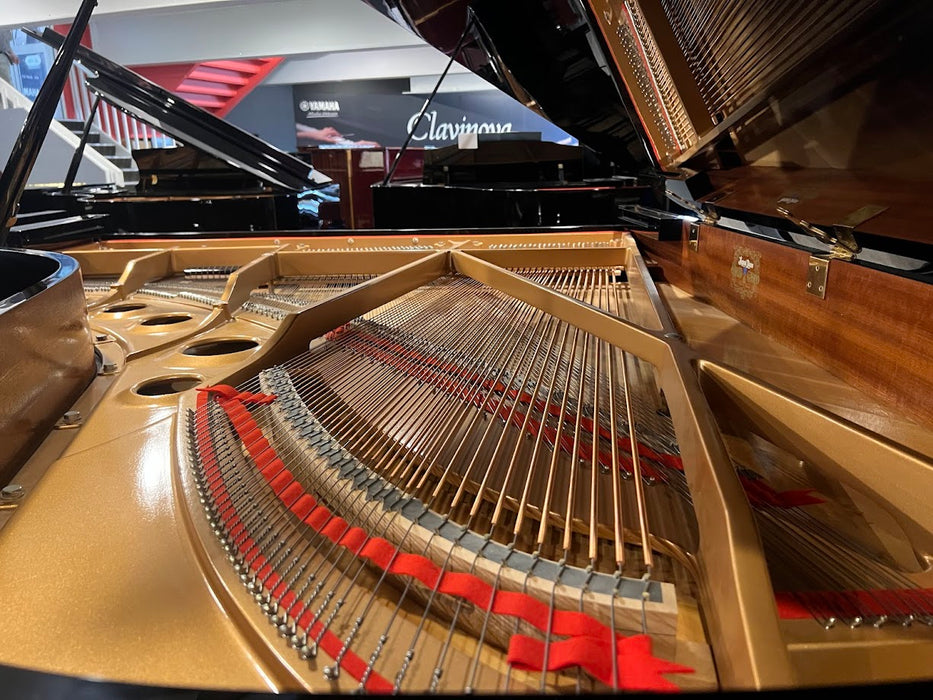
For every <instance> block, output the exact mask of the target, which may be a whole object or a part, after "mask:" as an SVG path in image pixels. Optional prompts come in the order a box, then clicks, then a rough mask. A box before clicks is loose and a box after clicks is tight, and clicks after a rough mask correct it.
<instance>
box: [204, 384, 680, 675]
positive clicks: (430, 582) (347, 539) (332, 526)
mask: <svg viewBox="0 0 933 700" xmlns="http://www.w3.org/2000/svg"><path fill="white" fill-rule="evenodd" d="M218 393H219V394H221V395H225V394H229V392H226V391H225V392H218ZM250 396H251V400H255V401H256V402H257V403H259V402H262V401H263V399H264V398H265V397H263V396H261V395H250ZM218 403H219V404H220V406H221V407H223V408H224V410H227V408H228V406H230V404H232V403H234V401H231V400H225V399H219V400H218ZM231 408H232V406H231ZM254 425H255V421H254V420H253V419H252V417H251V416H250V417H249V418H246V417H243V416H240V417H239V419H238V420H237V421H234V427H235V429H236V430H237V433H238V435H241V436H242V435H245V434H249V431H250V430H252V427H253V426H254ZM245 446H246V448H247V451H248V452H250V456H251V457H254V461H255V456H254V455H253V452H254V450H255V446H254V445H251V444H246V445H245ZM267 451H273V452H274V450H273V448H271V447H270V448H268V450H267ZM289 476H291V475H290V474H289ZM295 483H297V482H295ZM273 488H274V485H273ZM277 493H279V496H280V498H281V495H282V494H281V492H279V491H277ZM292 495H294V493H292ZM304 495H309V496H310V494H304ZM302 498H303V496H302ZM312 498H313V497H312ZM304 522H305V523H306V524H308V525H309V526H311V527H312V528H314V529H315V530H317V531H318V532H320V533H321V534H323V535H324V536H326V537H328V538H329V539H330V540H331V541H333V542H335V543H337V544H339V545H340V546H343V547H346V548H348V549H350V550H351V551H354V553H356V554H357V555H358V556H361V557H364V558H367V559H369V560H370V561H372V562H373V563H374V564H376V565H377V566H379V567H380V568H381V569H383V570H385V571H387V572H388V573H392V574H397V575H404V576H410V577H412V578H415V579H417V580H419V581H421V582H422V583H424V584H425V585H426V586H429V587H431V588H434V587H435V586H436V587H437V590H438V592H439V593H442V594H447V595H452V596H457V597H460V598H463V599H465V600H468V601H469V602H471V603H473V604H474V605H476V606H478V607H480V608H481V609H487V610H489V611H490V612H491V613H493V614H497V615H507V616H512V617H518V618H520V619H523V620H525V621H526V622H528V623H529V624H531V625H533V626H535V627H537V628H538V629H539V630H541V631H547V630H548V629H550V631H551V633H552V634H555V635H568V636H570V637H571V639H570V640H564V641H565V642H567V641H573V640H578V641H580V644H575V645H569V646H561V647H560V648H559V649H568V650H570V651H567V652H562V654H563V655H564V658H563V661H561V663H566V664H568V665H578V666H580V667H581V668H584V669H585V670H586V671H587V672H588V673H590V674H591V675H593V676H594V677H595V678H599V679H600V680H602V679H604V678H608V679H609V681H610V684H611V680H612V674H611V667H612V661H611V651H609V652H608V654H609V656H608V668H609V669H610V671H609V673H608V676H607V675H606V674H607V672H606V668H607V652H606V649H611V648H612V640H613V639H614V638H615V640H616V641H615V647H616V648H617V649H618V648H622V647H623V646H624V645H623V642H624V641H625V640H626V638H625V637H624V636H622V635H614V634H613V632H612V631H611V630H609V628H608V627H606V626H605V625H603V624H602V623H600V622H599V621H597V620H595V619H593V618H591V617H589V616H588V615H585V614H583V613H578V612H570V611H562V610H557V611H552V610H550V609H549V608H548V606H547V605H545V604H544V603H542V602H541V601H538V600H537V599H535V598H532V597H531V596H529V595H527V594H524V593H518V592H511V591H501V590H494V589H493V587H492V586H490V585H489V584H488V583H486V582H485V581H483V580H482V579H480V578H478V577H476V576H474V575H472V574H467V573H455V572H448V571H444V572H441V571H440V569H439V568H438V567H437V565H436V564H434V563H433V562H432V561H430V560H429V559H427V558H426V557H423V556H421V555H417V554H409V553H404V552H401V551H399V550H398V549H396V548H395V547H394V546H393V545H392V544H391V543H389V542H388V541H387V540H384V539H382V538H377V537H368V536H367V534H366V533H365V532H364V531H363V530H361V529H360V528H350V527H349V524H348V523H347V522H346V521H345V520H343V519H342V518H339V517H332V514H331V513H330V511H329V510H327V509H326V508H324V507H318V508H315V509H313V510H312V511H310V512H309V513H308V515H307V516H306V517H305V518H304ZM325 523H326V525H325ZM257 559H258V557H257ZM266 573H267V574H268V572H266ZM438 577H440V580H438ZM309 613H310V611H305V613H304V614H303V615H302V616H301V617H300V618H299V620H298V624H299V625H301V626H303V628H304V626H305V625H308V624H311V629H310V630H309V631H308V633H309V634H311V635H312V636H315V632H314V630H315V628H316V627H319V626H320V622H317V621H315V622H313V624H312V620H313V615H311V616H309ZM326 634H329V632H328V633H325V637H326ZM594 639H595V640H596V641H597V642H598V640H599V639H603V640H604V642H603V650H602V653H600V654H595V653H593V650H594V647H593V644H592V643H587V641H586V640H591V641H592V640H594ZM605 640H608V642H606V641H605ZM322 646H324V644H323V640H322ZM629 646H631V645H629ZM629 646H625V648H629ZM324 648H325V651H328V650H327V648H326V646H324ZM339 652H340V648H339V647H338V648H336V650H335V651H334V652H333V653H332V652H331V651H328V653H329V654H331V655H332V656H333V655H335V654H339ZM643 655H646V656H647V657H648V658H652V659H653V657H651V653H650V645H649V647H648V649H647V652H645V654H643ZM558 658H559V659H560V658H561V657H560V656H559V657H558ZM633 658H634V657H633ZM541 659H542V661H543V656H542V657H541ZM357 661H359V662H360V663H362V660H361V659H356V660H352V661H351V659H350V654H347V655H346V656H345V657H344V666H345V667H346V669H347V671H348V672H351V674H352V670H351V664H352V666H353V667H356V666H357ZM542 661H539V663H541V662H542ZM638 661H639V663H641V660H640V659H639V660H638ZM658 661H659V663H658V664H656V665H654V666H652V669H653V670H650V671H648V672H646V673H639V672H630V673H629V674H628V676H626V675H625V674H621V673H620V679H619V680H620V686H621V687H624V688H628V689H638V690H642V689H646V688H649V687H653V689H657V690H668V689H670V687H671V686H672V685H673V684H671V683H670V682H669V681H667V680H666V679H664V678H662V677H661V676H660V673H662V672H680V671H677V670H669V671H668V670H665V671H659V670H658V669H662V668H667V666H665V665H664V664H666V662H661V661H660V660H658ZM522 663H525V664H528V666H526V667H527V668H531V667H533V664H534V659H533V658H531V657H529V656H528V654H525V656H524V657H522ZM628 663H631V659H629V660H628ZM671 666H673V665H671ZM361 668H362V672H365V669H366V666H365V664H364V665H363V666H362V667H361ZM677 668H682V667H677ZM539 670H540V669H539ZM375 675H376V674H372V676H371V678H372V677H374V676H375ZM360 677H361V676H360ZM652 677H653V678H654V683H655V685H654V686H651V685H646V686H644V687H641V686H640V685H639V686H638V687H636V686H632V687H629V686H628V685H626V683H629V682H636V681H633V680H627V679H636V680H637V682H638V683H641V682H642V680H644V682H645V683H649V684H650V683H651V681H650V679H651V678H652ZM604 682H605V681H604ZM376 684H377V685H378V684H379V681H376Z"/></svg>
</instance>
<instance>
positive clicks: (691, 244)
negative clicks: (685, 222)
mask: <svg viewBox="0 0 933 700" xmlns="http://www.w3.org/2000/svg"><path fill="white" fill-rule="evenodd" d="M687 247H688V248H690V250H699V249H700V224H698V223H697V222H696V221H692V222H691V223H690V226H689V227H688V229H687Z"/></svg>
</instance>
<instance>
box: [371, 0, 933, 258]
mask: <svg viewBox="0 0 933 700" xmlns="http://www.w3.org/2000/svg"><path fill="white" fill-rule="evenodd" d="M364 2H367V3H368V4H369V5H371V6H372V7H374V8H376V9H377V10H379V11H380V12H382V13H383V14H386V15H387V16H389V17H391V18H393V19H394V20H396V21H397V22H399V23H401V24H403V25H405V26H407V27H408V28H410V29H411V30H412V31H414V32H415V33H416V34H418V35H419V36H421V37H422V38H423V39H425V40H426V41H428V42H429V43H431V44H433V45H434V46H435V47H437V48H438V49H440V50H441V51H444V52H445V53H446V54H448V55H454V56H455V58H456V60H457V61H458V62H460V63H461V64H463V65H464V66H466V67H468V68H470V69H471V70H473V71H474V72H475V73H477V74H478V75H480V76H481V77H483V78H485V79H486V80H488V81H489V82H491V83H492V84H494V85H496V86H498V87H499V88H501V89H502V90H504V91H505V92H507V93H508V94H510V95H512V96H513V97H515V98H516V99H518V100H519V101H521V102H523V103H524V104H525V105H526V106H528V107H530V108H533V109H535V110H537V111H538V112H540V113H541V114H542V115H543V116H545V117H546V118H548V119H549V120H550V121H552V122H553V123H554V124H556V125H557V126H559V127H561V128H562V129H564V130H565V131H567V132H568V133H571V134H573V135H574V136H576V137H577V138H579V140H580V142H581V143H582V144H585V145H586V146H588V147H590V148H591V149H593V150H594V151H596V152H597V153H599V154H601V156H602V157H603V158H604V159H608V160H611V161H612V162H613V163H614V164H615V166H617V167H616V172H619V173H620V174H629V175H642V176H643V175H650V174H655V175H657V176H658V177H659V178H665V179H667V180H668V183H670V180H671V179H674V178H676V179H681V180H685V181H686V182H687V186H688V188H689V190H690V192H689V194H690V197H691V198H692V199H695V200H697V201H704V202H706V203H707V206H708V208H709V209H711V210H718V209H724V210H730V211H739V212H742V211H744V212H747V213H749V214H751V215H753V216H758V217H770V218H772V219H777V220H779V221H782V220H783V219H781V216H780V214H779V213H778V212H777V208H778V207H782V208H790V209H792V210H793V211H794V214H796V215H797V216H798V217H802V218H804V219H808V220H814V221H815V222H816V223H819V224H820V225H822V226H834V225H836V224H839V223H842V222H845V221H849V220H851V215H852V214H853V213H854V212H855V211H856V210H861V211H868V209H870V210H871V211H872V212H881V213H880V214H877V213H876V214H874V215H873V216H872V217H871V218H870V220H867V222H862V223H860V224H859V226H860V228H859V230H860V231H865V232H866V233H871V234H873V235H879V236H883V237H886V238H900V239H904V238H905V236H906V235H907V234H906V233H905V228H904V222H905V221H908V220H912V221H915V222H918V221H919V220H920V219H923V220H924V221H927V220H929V219H930V217H928V216H922V215H921V214H922V211H923V209H922V207H923V206H924V205H925V202H924V201H923V196H924V195H923V193H922V192H923V190H924V189H925V188H923V187H918V186H917V182H918V181H922V182H930V181H931V180H933V122H930V120H929V119H928V116H927V115H929V113H930V112H931V110H933V89H931V87H933V62H931V61H930V60H929V57H928V55H927V44H928V41H929V40H928V37H927V36H926V35H927V33H928V28H929V27H930V26H933V3H905V2H900V1H898V0H846V2H819V3H817V2H811V1H810V0H510V2H507V3H506V2H501V0H364ZM471 20H472V21H471ZM461 37H462V39H463V40H462V41H461ZM698 174H702V175H701V177H696V176H697V175H698ZM853 181H856V182H858V183H860V184H861V185H862V186H861V187H860V188H859V191H858V192H855V191H853V190H852V187H851V185H852V182H853ZM756 183H757V184H756ZM762 183H764V184H762ZM762 187H764V189H762ZM765 190H766V192H765ZM876 192H877V193H878V194H876ZM681 193H682V194H684V192H683V191H682V190H681ZM884 193H897V194H896V195H892V196H890V197H888V196H881V195H884ZM911 193H913V194H911ZM882 200H883V201H882ZM714 202H715V203H714ZM866 207H867V208H866ZM811 217H812V219H811ZM743 218H744V217H743ZM863 223H864V226H863V225H862V224H863ZM920 225H921V226H922V228H923V230H922V231H917V230H916V229H912V230H911V231H910V237H911V238H912V239H913V240H918V239H919V240H921V241H924V242H926V243H933V225H930V224H926V223H923V224H920Z"/></svg>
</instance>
